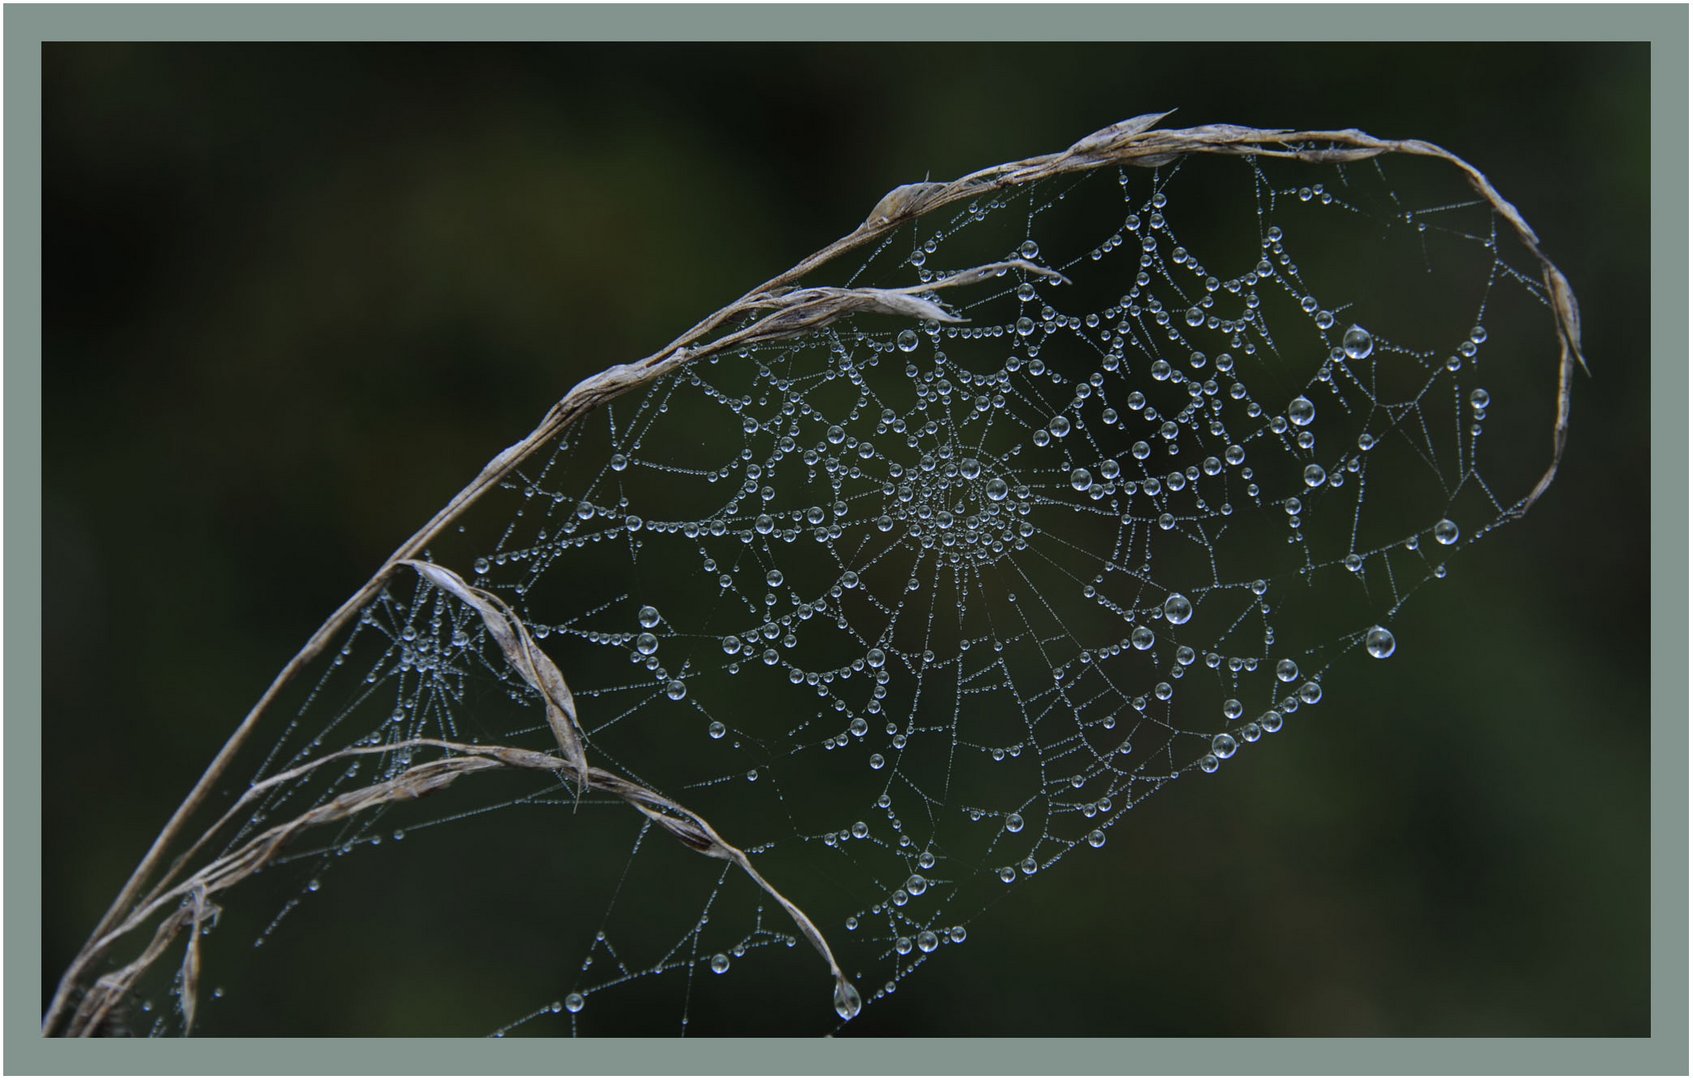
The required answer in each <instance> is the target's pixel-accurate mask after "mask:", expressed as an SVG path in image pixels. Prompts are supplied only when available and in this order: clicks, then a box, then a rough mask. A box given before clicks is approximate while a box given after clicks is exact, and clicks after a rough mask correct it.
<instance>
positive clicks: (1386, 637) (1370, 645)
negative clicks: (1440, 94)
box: [1364, 626, 1398, 660]
mask: <svg viewBox="0 0 1693 1080" xmlns="http://www.w3.org/2000/svg"><path fill="white" fill-rule="evenodd" d="M1397 647H1398V642H1396V641H1394V640H1393V631H1391V630H1389V629H1388V628H1387V627H1385V626H1372V627H1370V629H1369V630H1368V631H1367V632H1366V633H1365V634H1364V651H1366V652H1368V653H1369V654H1370V655H1371V656H1373V657H1375V658H1376V659H1377V660H1386V659H1387V658H1388V657H1390V656H1392V655H1393V650H1394V649H1395V648H1397Z"/></svg>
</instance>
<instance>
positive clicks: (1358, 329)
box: [1340, 324, 1376, 360]
mask: <svg viewBox="0 0 1693 1080" xmlns="http://www.w3.org/2000/svg"><path fill="white" fill-rule="evenodd" d="M1340 347H1341V348H1342V349H1344V350H1346V355H1347V356H1348V357H1349V358H1351V359H1353V360H1362V359H1364V358H1365V357H1366V356H1369V355H1370V353H1372V352H1374V351H1375V348H1376V339H1375V338H1373V337H1371V336H1370V332H1369V331H1368V330H1366V329H1364V328H1363V327H1362V326H1358V325H1356V324H1354V325H1353V326H1351V327H1349V328H1348V329H1347V331H1346V333H1345V334H1343V335H1342V336H1341V339H1340Z"/></svg>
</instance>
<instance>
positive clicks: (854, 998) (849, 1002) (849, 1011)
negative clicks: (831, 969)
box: [835, 979, 864, 1020]
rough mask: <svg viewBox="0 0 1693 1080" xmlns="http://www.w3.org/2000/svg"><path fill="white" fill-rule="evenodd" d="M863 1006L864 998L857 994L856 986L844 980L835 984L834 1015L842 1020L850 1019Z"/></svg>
mask: <svg viewBox="0 0 1693 1080" xmlns="http://www.w3.org/2000/svg"><path fill="white" fill-rule="evenodd" d="M863 1008H864V1000H863V999H862V998H860V997H859V996H858V988H857V987H856V986H853V985H852V984H851V983H849V982H847V981H846V980H844V979H843V980H841V981H840V982H838V983H836V984H835V1015H836V1016H838V1017H840V1018H841V1019H842V1020H851V1019H852V1018H853V1017H855V1016H857V1015H858V1014H859V1012H860V1010H862V1009H863Z"/></svg>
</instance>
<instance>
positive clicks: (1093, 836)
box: [1088, 829, 1105, 848]
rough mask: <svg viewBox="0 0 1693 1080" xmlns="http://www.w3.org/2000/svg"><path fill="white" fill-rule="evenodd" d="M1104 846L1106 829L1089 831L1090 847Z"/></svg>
mask: <svg viewBox="0 0 1693 1080" xmlns="http://www.w3.org/2000/svg"><path fill="white" fill-rule="evenodd" d="M1104 846H1105V830H1104V829H1095V830H1093V831H1092V832H1090V833H1088V847H1096V848H1097V847H1104Z"/></svg>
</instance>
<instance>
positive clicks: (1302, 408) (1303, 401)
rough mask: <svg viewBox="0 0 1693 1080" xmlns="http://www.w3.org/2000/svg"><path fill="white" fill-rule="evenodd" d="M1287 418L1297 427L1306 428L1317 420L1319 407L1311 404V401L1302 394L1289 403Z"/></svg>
mask: <svg viewBox="0 0 1693 1080" xmlns="http://www.w3.org/2000/svg"><path fill="white" fill-rule="evenodd" d="M1287 418H1288V419H1289V420H1291V421H1292V422H1293V425H1294V426H1295V427H1304V426H1306V425H1307V424H1309V423H1310V422H1311V421H1312V420H1315V419H1316V418H1317V407H1316V406H1315V405H1313V404H1311V399H1310V398H1308V397H1306V396H1304V395H1303V394H1301V395H1300V396H1299V397H1296V398H1294V399H1293V400H1292V401H1290V402H1288V403H1287Z"/></svg>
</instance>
